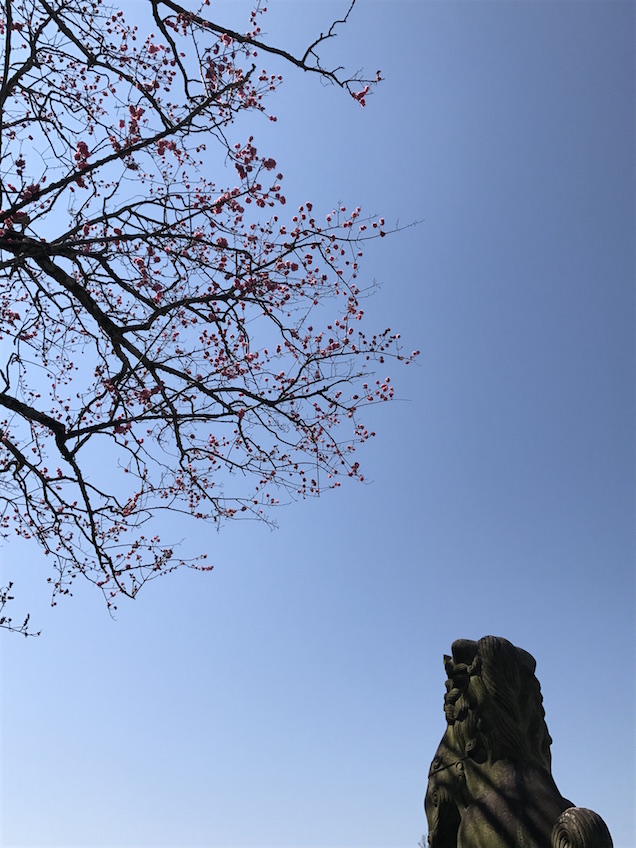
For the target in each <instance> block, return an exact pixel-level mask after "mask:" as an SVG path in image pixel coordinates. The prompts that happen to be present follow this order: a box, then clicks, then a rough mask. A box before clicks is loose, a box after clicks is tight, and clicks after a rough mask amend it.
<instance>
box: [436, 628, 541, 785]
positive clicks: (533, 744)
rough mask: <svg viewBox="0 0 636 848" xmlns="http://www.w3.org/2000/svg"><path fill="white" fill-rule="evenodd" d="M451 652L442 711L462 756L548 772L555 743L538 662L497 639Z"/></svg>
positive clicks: (461, 643)
mask: <svg viewBox="0 0 636 848" xmlns="http://www.w3.org/2000/svg"><path fill="white" fill-rule="evenodd" d="M451 651H452V656H450V657H449V656H445V657H444V665H445V668H446V673H447V675H448V679H447V681H446V695H445V696H444V712H445V713H446V721H447V722H448V724H449V726H451V727H452V728H453V734H454V737H455V740H456V742H457V744H458V745H459V747H460V749H461V750H462V751H463V752H464V754H466V755H467V756H470V757H471V758H472V759H473V760H476V761H477V762H484V761H486V760H490V761H491V762H496V761H497V760H500V759H509V760H524V761H526V762H529V763H532V764H533V765H535V766H537V767H539V768H542V769H545V770H547V771H548V772H550V769H551V757H550V745H551V743H552V739H551V738H550V734H549V733H548V728H547V725H546V723H545V711H544V709H543V697H542V695H541V687H540V685H539V681H538V680H537V678H536V676H535V673H534V672H535V668H536V663H535V660H534V657H532V656H531V654H529V653H528V652H527V651H524V650H523V649H521V648H517V647H515V646H514V645H513V644H512V643H511V642H508V640H507V639H503V638H502V637H499V636H484V637H483V638H482V639H479V641H472V640H469V639H459V640H457V641H456V642H453V645H452V648H451Z"/></svg>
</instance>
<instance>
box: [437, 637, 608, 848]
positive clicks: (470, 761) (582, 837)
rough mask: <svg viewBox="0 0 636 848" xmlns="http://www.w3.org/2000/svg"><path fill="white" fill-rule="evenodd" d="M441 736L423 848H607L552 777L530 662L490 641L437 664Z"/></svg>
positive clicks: (599, 830)
mask: <svg viewBox="0 0 636 848" xmlns="http://www.w3.org/2000/svg"><path fill="white" fill-rule="evenodd" d="M444 665H445V668H446V673H447V675H448V679H447V681H446V695H445V696H444V712H445V713H446V722H447V728H446V732H445V733H444V736H443V737H442V741H441V742H440V745H439V748H438V749H437V752H436V754H435V757H434V758H433V762H432V763H431V768H430V771H429V778H428V788H427V791H426V799H425V801H424V806H425V809H426V817H427V820H428V844H429V848H612V838H611V836H610V834H609V831H608V829H607V826H606V824H605V822H604V821H603V819H602V818H601V817H600V816H599V815H597V813H594V812H592V810H586V809H584V808H582V807H575V806H574V805H573V804H572V802H571V801H568V800H567V799H566V798H564V797H563V796H562V795H561V793H560V792H559V790H558V789H557V786H556V784H555V782H554V780H553V778H552V771H551V757H550V745H551V743H552V739H551V738H550V734H549V733H548V728H547V725H546V723H545V711H544V709H543V698H542V695H541V687H540V686H539V681H538V680H537V678H536V676H535V673H534V672H535V668H536V662H535V660H534V657H532V656H531V655H530V654H529V653H528V652H527V651H524V650H522V649H521V648H516V647H515V646H514V645H512V644H511V643H510V642H508V641H507V640H506V639H503V638H501V637H498V636H484V637H483V639H480V640H479V641H477V642H475V641H472V640H469V639H459V640H457V641H456V642H453V646H452V656H445V657H444Z"/></svg>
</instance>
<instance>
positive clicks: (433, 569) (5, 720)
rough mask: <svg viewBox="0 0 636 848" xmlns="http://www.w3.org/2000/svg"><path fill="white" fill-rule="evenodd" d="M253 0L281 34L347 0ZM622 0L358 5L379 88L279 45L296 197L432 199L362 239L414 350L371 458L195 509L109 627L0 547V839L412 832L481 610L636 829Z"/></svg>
mask: <svg viewBox="0 0 636 848" xmlns="http://www.w3.org/2000/svg"><path fill="white" fill-rule="evenodd" d="M268 6H269V12H268V15H267V18H266V23H265V24H264V26H265V29H267V30H268V31H269V33H270V37H271V39H272V40H275V41H277V42H278V43H280V44H283V45H290V44H291V45H292V46H293V45H297V46H298V48H301V47H302V46H304V44H305V43H306V41H307V40H309V38H310V37H311V36H312V35H313V34H315V32H316V31H317V30H318V31H320V29H325V28H326V26H327V25H328V23H329V21H330V18H331V16H336V15H337V14H338V13H339V12H342V11H343V10H344V9H345V8H346V6H347V2H346V0H343V1H342V2H325V0H321V2H317V0H305V2H300V1H299V0H296V2H289V0H287V2H286V0H270V2H269V3H268ZM126 7H129V8H131V9H133V8H135V4H134V3H133V2H130V3H127V4H124V8H126ZM137 8H138V7H137ZM213 8H214V5H213ZM243 8H244V4H243V3H242V2H238V0H237V2H235V3H230V4H228V3H227V2H225V3H223V4H222V5H221V8H220V14H222V15H224V16H225V17H224V19H225V20H227V21H228V23H236V24H237V28H240V27H241V26H242V25H243V21H244V18H242V15H240V14H239V13H240V12H241V10H242V9H243ZM635 10H636V6H635V5H634V4H633V3H631V2H621V0H615V2H609V0H608V2H521V1H520V2H457V3H450V2H426V0H420V1H419V2H417V0H413V1H412V2H403V0H385V2H374V0H359V3H358V6H357V7H356V10H355V12H354V14H352V16H351V21H350V24H349V25H348V27H347V28H346V29H345V30H343V31H342V32H341V35H340V36H339V38H338V39H337V41H336V42H334V44H333V47H332V50H333V56H334V57H335V58H336V64H340V63H342V64H346V65H347V66H348V67H351V68H354V69H355V68H362V67H364V68H366V69H367V70H370V71H375V70H376V69H377V68H381V69H382V71H383V74H384V75H385V76H386V82H384V83H383V84H382V86H381V87H380V88H379V89H378V90H377V94H376V95H374V96H373V97H372V98H369V102H368V105H367V107H366V109H364V110H363V109H360V108H359V107H357V106H356V104H355V103H354V102H353V101H351V100H350V98H348V97H346V96H345V95H343V94H342V93H341V92H339V91H337V90H335V89H332V88H331V89H330V88H324V87H322V86H321V85H320V84H319V82H318V81H316V80H312V79H310V78H308V77H303V76H302V75H301V74H298V73H293V72H292V71H291V70H288V71H287V72H286V75H285V76H286V81H285V84H284V86H283V88H282V89H281V91H280V92H279V94H278V95H276V97H275V99H273V100H272V105H271V108H272V111H274V112H275V113H276V114H277V115H278V122H277V123H276V124H274V125H271V124H268V123H266V122H263V125H262V126H260V125H257V126H255V127H254V128H253V131H254V133H255V135H256V139H257V141H258V142H259V152H260V151H261V150H262V152H263V153H264V154H265V153H267V154H268V155H272V156H273V157H274V158H276V159H277V161H279V163H280V165H281V167H282V170H283V172H284V174H285V178H286V194H287V196H288V199H289V200H290V204H292V205H293V202H295V201H296V200H297V201H301V202H302V201H304V200H306V199H312V200H313V202H314V204H315V206H316V207H317V208H318V207H322V208H323V209H324V211H325V212H327V211H329V210H330V209H331V208H332V206H333V204H334V203H335V202H337V201H339V200H342V201H343V202H345V203H346V205H348V206H356V205H358V204H359V205H361V206H362V207H363V208H364V209H365V210H366V211H368V212H369V213H375V212H378V213H380V214H383V215H384V217H385V218H386V219H387V222H398V221H399V223H400V224H403V225H404V224H408V223H409V222H411V221H413V220H422V223H421V224H420V225H419V226H418V227H417V228H415V229H410V230H406V231H404V232H403V233H401V234H398V235H395V236H393V237H391V238H387V239H383V240H382V241H378V242H374V243H373V245H372V246H370V248H369V250H368V252H367V254H366V258H365V264H364V273H365V274H366V278H367V280H368V281H369V282H371V281H372V280H373V279H376V280H377V281H378V282H380V283H382V288H381V289H380V291H379V292H378V293H377V294H376V296H375V297H374V298H373V299H372V300H370V301H369V302H368V304H367V313H368V315H369V318H370V324H377V325H379V326H380V327H381V328H383V327H384V326H386V325H387V324H390V325H391V326H392V327H393V328H395V329H399V330H400V331H401V332H402V335H403V338H404V340H405V344H406V346H407V347H408V349H409V350H410V349H412V348H419V349H420V350H421V351H422V355H421V357H420V365H419V366H417V367H413V366H409V368H407V369H396V368H393V369H389V370H390V372H391V374H392V376H393V379H394V383H395V384H396V388H397V393H398V395H399V398H400V400H397V401H396V402H395V403H393V404H391V405H389V404H384V405H383V406H381V407H379V408H378V409H377V411H376V412H375V413H374V414H373V415H372V416H368V420H371V419H372V423H373V427H374V428H375V429H377V432H378V436H377V438H376V439H375V440H374V441H373V442H372V443H371V444H369V445H367V446H366V447H365V448H364V450H363V451H362V453H361V456H360V460H361V462H362V463H363V466H364V470H365V472H366V476H367V479H368V480H369V481H371V482H370V484H369V485H356V484H352V485H351V486H343V488H342V489H340V490H339V491H338V492H334V493H331V494H329V495H327V496H324V497H321V498H320V499H318V500H313V501H306V502H303V503H298V504H294V505H292V506H290V507H288V508H286V509H284V510H281V511H280V513H279V514H278V520H279V524H280V528H279V529H278V530H276V531H274V532H270V531H269V530H268V529H267V528H265V527H264V526H258V525H255V524H250V523H242V524H241V523H239V524H236V525H234V526H228V527H226V528H225V529H224V530H223V531H222V532H221V533H220V534H217V533H215V532H214V531H212V530H211V529H209V528H206V527H204V526H196V527H194V528H192V527H189V528H188V529H187V530H184V531H183V532H184V534H186V533H187V534H188V541H190V542H193V543H196V547H197V548H199V547H201V545H202V544H203V545H204V546H206V547H207V550H208V553H209V560H210V561H211V562H213V563H214V564H215V570H214V571H213V572H212V573H211V574H207V575H198V574H193V573H183V574H179V575H176V576H171V577H167V578H166V579H164V580H159V581H157V582H156V583H154V584H151V585H150V586H148V587H147V588H146V589H145V590H144V592H143V593H142V594H141V595H140V596H139V598H138V599H137V600H136V601H135V602H134V603H130V604H128V605H125V604H121V605H120V609H119V616H118V620H117V621H116V622H113V621H111V620H110V619H109V617H108V615H107V613H106V610H105V608H104V607H103V602H102V600H101V596H100V595H99V594H97V593H95V592H94V590H92V589H91V587H89V586H86V587H82V586H77V590H76V593H75V597H74V598H73V599H70V600H68V599H67V600H64V599H63V602H60V604H59V605H58V607H57V608H56V609H55V610H50V609H49V607H48V599H49V598H48V594H47V590H46V587H45V586H44V584H43V581H44V578H45V576H46V574H47V571H46V568H45V563H44V562H43V557H41V556H40V554H39V551H38V550H37V549H34V548H29V547H26V546H25V545H23V544H18V543H17V542H16V543H10V544H9V545H7V546H5V548H4V549H3V550H2V552H1V555H2V560H3V567H4V571H3V574H4V575H6V576H7V577H11V578H12V579H14V581H15V584H16V589H17V590H18V591H19V593H20V595H21V598H22V601H23V603H24V604H25V605H28V606H29V607H30V609H31V611H32V613H33V617H34V620H35V622H36V624H37V626H41V627H42V628H43V630H44V633H43V635H42V637H41V638H39V639H37V640H24V639H21V638H18V637H10V636H8V637H3V639H2V643H1V645H2V662H3V668H2V694H3V714H2V730H3V736H2V766H3V768H2V801H3V818H2V845H3V846H4V848H92V846H95V848H97V846H100V848H123V846H129V848H136V846H139V848H142V846H143V848H168V846H174V848H189V847H192V848H194V846H198V848H208V846H209V848H301V846H302V847H303V848H305V846H306V848H415V846H416V844H417V841H418V840H419V838H420V836H421V835H422V834H423V833H425V832H426V821H425V818H424V813H423V809H422V800H423V796H424V792H425V788H426V775H427V771H428V766H429V763H430V760H431V758H432V756H433V753H434V751H435V748H436V747H437V744H438V742H439V739H440V738H441V735H442V733H443V730H444V726H445V724H444V715H443V712H442V698H443V694H444V679H445V674H444V669H443V665H442V655H443V654H444V653H445V652H448V650H449V648H450V644H451V642H452V641H453V640H454V639H456V638H459V637H467V638H479V637H481V636H483V635H485V634H487V633H492V634H496V635H501V636H505V637H507V638H508V639H510V640H511V641H512V642H514V643H515V644H517V645H520V646H522V647H524V648H525V649H527V650H528V651H530V652H531V653H532V654H533V655H534V656H535V657H536V659H537V673H538V677H539V679H540V681H541V684H542V690H543V693H544V702H545V708H546V714H547V722H548V727H549V729H550V732H551V735H552V737H553V738H554V744H553V747H552V752H553V772H554V776H555V779H556V781H557V784H558V786H559V788H560V789H561V791H562V793H563V794H564V795H566V796H567V797H568V798H571V799H572V800H573V801H574V802H575V803H576V804H578V805H580V806H588V807H591V808H593V809H595V810H597V811H598V812H599V813H600V814H601V815H602V816H603V817H604V818H605V820H606V821H607V823H608V825H609V827H610V830H611V832H612V835H613V837H614V844H615V846H616V848H633V845H634V844H635V843H636V834H635V830H634V820H633V807H634V741H635V740H634V669H635V654H634V644H635V629H634V601H635V592H634V506H635V503H634V500H635V499H634V424H635V420H634V419H635V415H634V409H635V404H634V400H635V397H634V362H635V359H634V353H635V351H634V276H635V275H634V271H635V252H634V232H635V223H636V222H635V173H634V149H635V147H634V144H635V141H636V139H635V131H634V127H635V121H634V104H635V102H636V100H635V91H634V87H635V80H636V72H635V71H636V69H635V67H634V64H635V62H634V56H635V49H634V46H635V45H634V32H635V26H634V24H635ZM270 67H271V68H272V70H276V66H275V64H274V63H271V62H270V63H268V68H270ZM275 103H276V105H274V104H275ZM195 536H196V538H195Z"/></svg>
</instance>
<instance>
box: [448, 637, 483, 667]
mask: <svg viewBox="0 0 636 848" xmlns="http://www.w3.org/2000/svg"><path fill="white" fill-rule="evenodd" d="M477 648H478V645H477V642H475V641H474V640H473V639H456V640H455V641H454V642H453V644H452V646H451V651H452V653H453V659H454V660H455V662H456V663H465V664H466V665H470V664H471V663H472V661H473V660H474V659H475V654H476V653H477Z"/></svg>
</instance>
